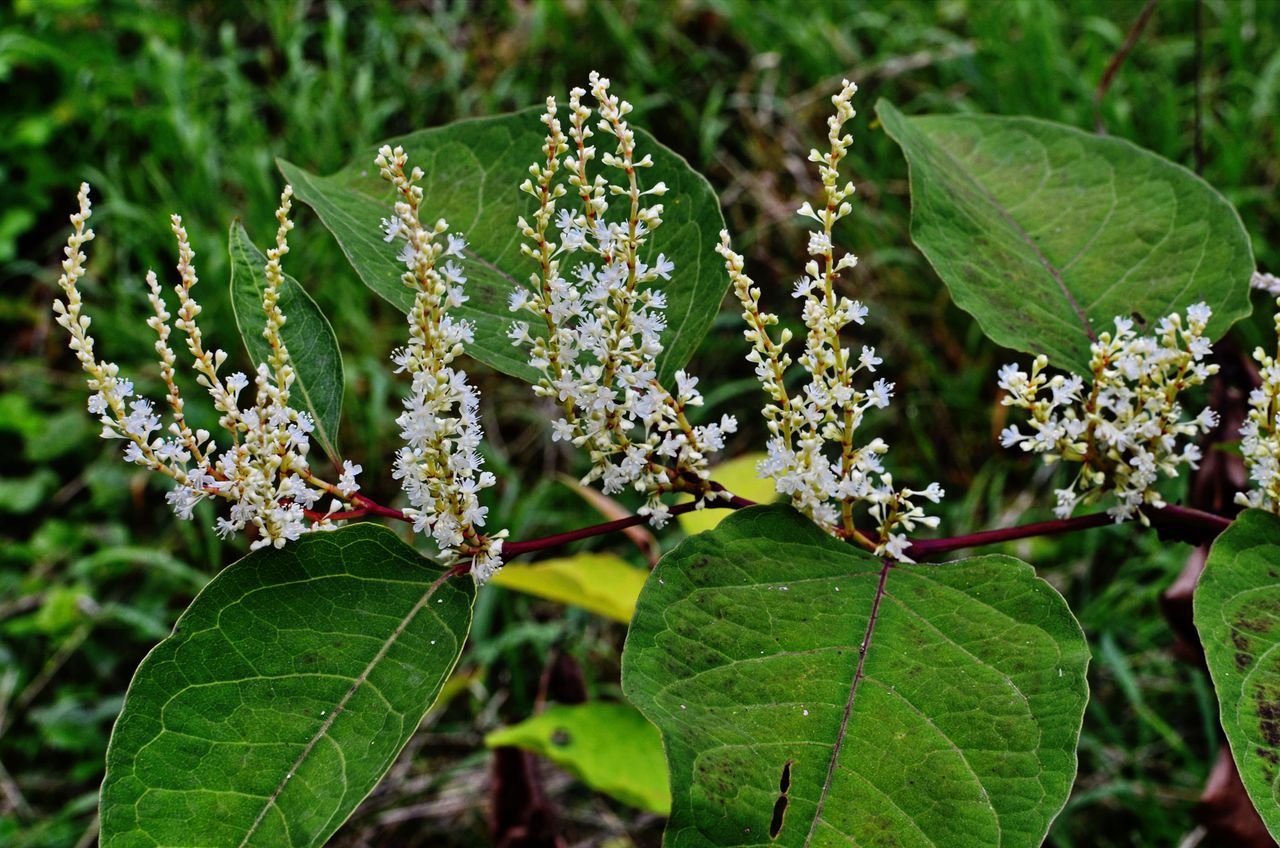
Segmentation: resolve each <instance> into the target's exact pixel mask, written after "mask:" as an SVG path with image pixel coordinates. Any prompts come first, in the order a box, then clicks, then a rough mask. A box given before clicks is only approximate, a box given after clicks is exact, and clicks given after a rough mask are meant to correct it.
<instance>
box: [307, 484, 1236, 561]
mask: <svg viewBox="0 0 1280 848" xmlns="http://www.w3.org/2000/svg"><path fill="white" fill-rule="evenodd" d="M712 491H717V492H718V491H724V487H723V486H720V485H719V484H718V483H712ZM356 498H357V499H358V500H359V502H360V503H361V504H362V506H361V507H360V508H359V509H353V510H347V511H344V512H333V513H328V514H325V513H320V512H313V511H311V510H308V511H307V516H308V517H310V518H312V519H315V520H318V519H321V518H328V519H330V520H333V521H349V520H352V519H356V518H364V517H365V516H370V515H380V516H383V517H385V518H394V519H396V520H397V521H410V520H411V519H410V518H409V516H407V515H405V514H404V513H403V512H401V511H400V510H398V509H392V508H391V507H386V506H383V505H381V504H379V503H377V502H376V501H374V500H373V499H372V498H368V497H365V496H364V495H356ZM755 505H756V504H755V501H750V500H747V499H746V498H740V497H738V496H737V495H734V496H733V497H731V498H729V499H727V500H715V501H708V502H707V503H706V505H705V508H706V509H742V508H744V507H748V506H755ZM696 509H698V505H697V503H696V502H690V503H682V504H677V505H676V506H673V507H671V514H672V515H683V514H684V513H686V512H693V511H694V510H696ZM1144 514H1145V515H1146V516H1147V519H1148V520H1149V521H1150V522H1151V524H1152V525H1154V526H1155V527H1157V528H1158V529H1160V530H1163V531H1165V532H1166V533H1168V534H1170V535H1172V536H1173V537H1175V538H1181V539H1188V540H1193V541H1206V540H1208V539H1212V538H1213V537H1215V536H1217V535H1218V534H1219V533H1221V532H1222V531H1223V530H1225V529H1227V527H1229V526H1231V519H1229V518H1224V517H1222V516H1221V515H1214V514H1213V513H1210V512H1204V511H1202V510H1198V509H1191V508H1190V507H1185V506H1165V507H1161V508H1160V509H1147V510H1144ZM648 520H649V518H648V516H645V515H629V516H627V517H626V518H619V519H616V520H614V521H606V522H605V523H603V524H593V525H591V526H589V527H579V528H578V529H577V530H569V531H567V532H565V533H555V534H552V535H550V536H543V537H541V538H538V539H526V540H524V541H519V542H507V543H505V544H504V545H503V546H502V558H503V559H504V560H505V559H510V558H511V557H515V556H519V555H521V554H527V553H533V552H535V551H542V550H546V549H548V548H556V547H559V546H561V545H567V544H569V543H570V542H577V541H579V540H581V539H589V538H591V537H593V536H603V535H605V534H607V533H616V532H617V531H619V530H626V529H627V528H628V527H635V526H637V525H640V524H644V523H645V522H646V521H648ZM1110 523H1112V518H1111V516H1109V515H1107V514H1106V513H1104V512H1099V513H1093V514H1091V515H1081V516H1077V517H1075V518H1061V519H1056V520H1053V521H1037V522H1034V523H1031V524H1019V525H1016V526H1013V527H1002V528H1000V529H998V530H983V531H980V532H977V533H967V534H964V535H961V536H950V537H947V538H943V539H921V540H919V541H917V542H913V543H912V545H911V548H910V550H909V551H908V553H909V554H910V555H911V557H912V558H913V559H919V558H921V557H926V556H930V555H931V554H940V553H946V552H948V551H956V550H960V549H961V548H977V547H982V546H984V545H995V544H999V543H1000V542H1012V541H1015V540H1017V539H1027V538H1031V537H1033V536H1056V535H1059V534H1061V533H1071V532H1075V531H1077V530H1089V529H1092V528H1095V527H1105V526H1106V525H1108V524H1110ZM467 570H468V569H467V568H466V567H465V566H464V567H462V568H461V569H458V568H455V569H454V572H456V573H465V572H466V571H467Z"/></svg>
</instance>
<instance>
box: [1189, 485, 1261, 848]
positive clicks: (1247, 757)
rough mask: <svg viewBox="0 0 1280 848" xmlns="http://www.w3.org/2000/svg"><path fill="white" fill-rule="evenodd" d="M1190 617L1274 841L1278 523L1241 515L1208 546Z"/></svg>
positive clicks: (1226, 725) (1226, 726)
mask: <svg viewBox="0 0 1280 848" xmlns="http://www.w3.org/2000/svg"><path fill="white" fill-rule="evenodd" d="M1194 611H1195V622H1196V630H1198V631H1199V633H1200V641H1201V642H1202V643H1203V644H1204V654H1205V659H1206V660H1208V663H1209V675H1210V677H1212V678H1213V688H1214V690H1215V691H1216V692H1217V693H1218V705H1219V707H1220V709H1221V718H1222V729H1223V730H1225V731H1226V733H1227V742H1228V743H1230V745H1231V755H1232V757H1234V758H1235V761H1236V768H1238V769H1239V770H1240V779H1241V780H1242V781H1244V788H1245V789H1246V790H1247V791H1248V792H1249V798H1250V799H1251V800H1252V801H1253V805H1254V806H1255V807H1256V808H1257V810H1258V814H1259V815H1260V816H1261V817H1262V820H1263V822H1265V823H1266V825H1267V830H1269V831H1270V832H1271V835H1272V836H1273V837H1275V838H1276V839H1280V518H1277V517H1276V516H1274V515H1272V514H1270V513H1268V512H1263V511H1261V510H1256V509H1248V510H1245V511H1244V512H1242V513H1240V515H1239V517H1238V518H1236V520H1235V521H1234V522H1233V523H1232V524H1231V526H1230V527H1228V528H1227V529H1226V531H1225V532H1223V534H1222V535H1221V536H1219V537H1218V538H1217V540H1216V541H1214V543H1213V548H1212V549H1211V550H1210V551H1209V559H1208V561H1207V562H1206V563H1205V566H1204V573H1203V574H1202V575H1200V584H1199V585H1198V586H1197V587H1196V594H1195V607H1194Z"/></svg>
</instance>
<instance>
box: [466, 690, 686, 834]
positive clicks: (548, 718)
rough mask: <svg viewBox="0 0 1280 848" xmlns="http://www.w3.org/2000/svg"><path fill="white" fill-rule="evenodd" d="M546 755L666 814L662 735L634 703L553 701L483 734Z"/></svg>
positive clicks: (492, 741) (628, 800) (494, 742)
mask: <svg viewBox="0 0 1280 848" xmlns="http://www.w3.org/2000/svg"><path fill="white" fill-rule="evenodd" d="M484 744H485V745H486V746H488V747H490V748H497V747H500V746H503V745H512V746H514V747H517V748H523V749H524V750H526V751H533V752H534V753H535V754H541V755H542V756H544V757H547V758H548V759H550V760H551V761H552V762H554V763H555V764H556V765H559V766H561V767H563V768H566V769H568V770H569V771H570V772H572V773H573V774H575V775H577V777H578V778H579V779H581V780H582V782H583V783H585V784H587V785H588V786H590V787H591V788H593V789H597V790H599V791H601V792H603V793H605V794H606V795H611V796H613V797H614V798H617V799H618V800H619V801H621V802H623V803H624V804H631V805H632V806H634V807H639V808H641V809H643V810H650V811H652V812H655V813H661V814H662V815H664V816H665V815H666V814H667V813H668V812H670V810H671V788H670V783H669V781H668V779H667V761H666V757H665V756H664V755H663V752H662V736H661V735H659V733H658V728H656V727H654V726H653V725H652V724H650V723H649V722H648V721H647V720H646V719H645V717H644V716H642V715H640V712H639V710H637V709H636V708H635V707H633V706H631V705H630V704H609V703H603V702H600V701H595V702H592V703H590V704H577V705H574V706H555V707H551V708H550V709H548V710H546V711H545V712H543V713H541V714H539V715H536V716H534V717H533V718H530V719H526V720H524V721H522V722H520V723H519V724H517V725H513V726H511V727H504V728H500V729H498V730H495V731H493V732H492V733H490V734H489V735H488V736H486V737H485V738H484Z"/></svg>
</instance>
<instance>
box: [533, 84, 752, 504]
mask: <svg viewBox="0 0 1280 848" xmlns="http://www.w3.org/2000/svg"><path fill="white" fill-rule="evenodd" d="M590 81H591V95H592V96H593V98H594V100H595V102H596V108H597V111H598V115H599V121H598V122H597V123H596V129H597V130H599V132H600V133H602V134H603V135H605V136H609V137H611V138H612V139H613V140H614V142H616V145H615V149H614V150H613V151H611V152H610V151H605V152H603V153H602V154H601V155H600V161H601V163H602V164H603V165H604V168H605V169H608V171H607V172H606V173H608V172H612V173H613V174H614V175H615V176H616V181H611V180H610V179H609V177H608V176H606V173H596V174H594V175H593V174H592V173H591V163H592V162H593V161H594V160H595V158H596V149H595V147H594V146H592V145H589V144H588V143H587V142H588V140H589V139H591V138H592V137H593V136H595V134H596V133H595V131H594V130H593V129H592V127H591V117H592V113H593V110H592V108H591V107H590V106H588V105H586V104H585V103H584V102H583V97H584V95H586V94H587V92H586V91H585V90H583V89H581V88H575V89H573V90H572V91H571V92H570V94H569V110H568V119H569V130H568V136H566V135H565V133H564V130H563V129H562V126H561V123H560V119H559V116H558V111H557V106H556V101H555V98H553V97H549V98H547V110H546V113H545V114H544V115H543V118H542V122H543V124H544V125H545V126H546V128H547V136H546V142H545V144H544V146H543V157H542V159H541V160H540V161H539V162H537V163H535V164H533V165H532V166H531V167H530V168H529V173H530V179H528V180H525V182H524V183H523V184H522V185H521V186H520V188H521V190H523V191H524V192H526V193H528V194H531V195H533V197H534V198H536V199H537V201H538V208H537V210H536V211H535V212H534V213H533V220H532V222H530V221H528V220H526V219H525V218H523V217H521V218H520V220H519V222H518V226H519V229H520V232H521V234H522V235H523V237H524V242H522V244H521V250H522V252H523V253H524V254H525V255H526V256H528V257H530V258H531V259H533V260H534V261H535V262H536V263H537V265H538V268H537V270H536V271H534V272H533V273H532V274H531V276H530V280H529V285H528V286H527V287H525V286H521V287H518V288H517V289H516V290H515V291H514V292H513V293H512V295H511V303H510V307H511V310H512V311H513V312H527V313H531V314H532V315H533V316H535V318H534V322H535V326H536V328H537V329H536V330H534V331H532V332H531V330H530V326H529V323H528V322H527V321H516V322H514V323H513V325H512V328H511V333H510V337H511V340H512V342H513V344H515V345H517V346H521V347H525V348H527V349H528V351H529V357H530V363H531V364H532V365H533V367H534V368H536V369H537V370H538V371H539V372H540V374H541V378H540V379H539V381H538V383H537V385H536V386H535V387H534V391H535V392H536V393H537V394H538V395H539V396H541V397H546V398H551V399H553V400H554V401H555V402H556V403H557V404H558V405H559V407H560V411H561V416H560V417H559V418H558V419H557V420H556V421H555V422H554V423H553V425H552V439H553V440H555V441H568V442H572V443H573V444H574V445H575V446H578V447H584V448H586V449H587V451H588V452H589V454H590V457H591V461H592V469H591V471H590V472H589V473H588V474H587V476H586V477H585V478H584V481H583V482H591V481H593V480H597V479H598V480H600V481H601V484H602V487H603V489H604V491H605V492H606V493H610V494H612V493H615V492H620V491H623V490H624V489H626V488H628V487H630V488H633V489H635V490H636V491H638V492H641V493H643V494H644V495H646V498H647V502H646V503H645V505H644V506H643V507H642V508H641V510H640V512H641V514H644V515H648V516H649V517H650V520H651V522H652V523H653V524H654V525H655V526H658V527H661V526H662V525H663V524H665V523H666V521H667V519H668V518H669V516H670V511H669V508H668V506H667V505H666V504H664V503H663V502H662V500H661V496H662V495H663V494H664V493H667V492H672V491H688V492H692V493H693V494H694V495H695V496H697V497H698V498H699V503H700V504H702V503H704V502H705V499H706V498H710V497H717V496H719V495H720V494H722V493H720V492H715V491H712V490H711V489H710V487H709V486H708V484H707V480H708V477H709V473H710V472H709V468H708V457H709V456H710V455H711V454H713V453H714V452H716V451H718V450H720V449H721V448H722V447H723V446H724V437H725V435H727V434H729V433H733V432H734V431H736V430H737V426H738V425H737V421H736V420H735V419H734V418H733V417H732V416H727V415H726V416H723V417H722V418H721V419H720V420H719V421H718V422H715V423H710V424H703V425H697V426H694V425H692V424H691V423H690V422H689V420H688V418H687V415H686V412H687V410H688V409H689V407H694V406H700V405H701V404H702V402H703V399H702V395H701V393H699V392H698V390H697V388H696V387H697V384H698V379H697V378H696V377H693V376H690V375H689V374H687V373H685V372H684V371H677V372H676V373H675V390H674V391H671V390H668V389H667V388H666V387H664V386H663V385H662V384H661V383H660V382H659V380H658V366H657V359H658V356H659V355H660V354H661V353H662V350H663V346H662V341H661V338H660V335H661V333H662V331H663V330H664V329H665V328H666V317H665V314H664V310H665V308H666V295H665V294H664V293H663V292H662V291H661V289H660V288H657V287H656V286H657V285H658V284H659V280H662V281H666V280H669V279H671V275H672V273H673V272H674V271H675V265H674V263H673V262H672V261H671V260H670V259H668V258H667V257H666V256H665V255H664V254H662V253H659V254H658V255H657V256H656V257H652V258H651V259H648V260H646V259H645V257H646V256H649V255H651V252H646V251H645V250H644V248H645V245H646V244H647V242H648V240H649V236H650V234H651V233H652V232H653V231H654V230H655V229H657V227H658V226H659V225H661V223H662V211H663V210H662V204H660V203H649V202H648V201H647V200H646V198H648V197H661V196H662V195H663V194H665V193H666V190H667V189H666V186H665V185H664V184H663V183H661V182H658V183H656V184H654V185H652V186H650V187H648V188H645V189H641V187H640V179H639V172H640V171H643V170H644V169H647V168H649V167H650V166H651V165H652V164H653V159H652V157H651V156H649V155H648V154H646V155H645V156H643V157H642V158H639V159H637V158H636V157H635V133H634V132H633V131H632V129H631V128H630V126H629V125H628V123H627V121H626V120H625V116H626V115H627V114H628V113H629V112H630V111H631V104H630V103H628V102H626V101H625V100H620V99H619V98H618V97H617V96H616V95H613V94H611V93H610V92H609V80H608V79H606V78H604V77H601V76H600V75H599V74H597V73H595V72H592V74H591V76H590ZM561 157H564V158H563V159H561ZM566 183H567V184H568V188H566V186H565V184H566ZM570 191H572V192H573V194H575V195H576V201H577V202H576V203H574V204H573V205H572V207H573V208H570V207H569V205H567V204H566V205H564V206H561V204H560V200H561V199H562V198H564V197H565V196H566V195H568V194H569V193H570ZM611 197H621V198H622V202H621V203H620V204H617V205H614V206H611V203H610V198H611ZM617 206H621V207H622V213H621V214H618V209H617ZM611 213H613V215H612V218H611Z"/></svg>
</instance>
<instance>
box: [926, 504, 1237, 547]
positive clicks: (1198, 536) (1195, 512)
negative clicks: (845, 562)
mask: <svg viewBox="0 0 1280 848" xmlns="http://www.w3.org/2000/svg"><path fill="white" fill-rule="evenodd" d="M1145 514H1146V516H1147V519H1148V520H1149V521H1150V522H1151V524H1152V525H1153V526H1155V527H1156V528H1157V529H1158V530H1161V531H1164V532H1166V533H1168V534H1169V535H1171V536H1173V537H1174V538H1178V539H1183V540H1195V541H1200V540H1204V539H1206V538H1208V539H1212V538H1213V537H1215V536H1217V535H1218V534H1219V533H1221V532H1222V531H1223V530H1226V529H1227V528H1228V527H1230V526H1231V519H1229V518H1223V517H1222V516H1221V515H1214V514H1213V513H1211V512H1204V511H1203V510H1199V509H1191V508H1190V507H1185V506H1166V507H1163V508H1161V509H1151V510H1147V511H1146V513H1145ZM1112 521H1113V519H1112V518H1111V516H1109V515H1107V514H1106V513H1105V512H1097V513H1093V514H1092V515H1081V516H1077V517H1075V518H1061V519H1056V520H1054V521H1037V522H1035V523H1034V524H1019V525H1017V526H1015V527H1002V528H1000V529H999V530H983V531H982V532H979V533H969V534H966V535H963V536H951V537H949V538H946V539H921V540H920V541H918V542H914V543H912V545H911V549H910V551H909V553H910V555H911V557H912V558H914V559H918V558H920V557H923V556H928V555H929V554H937V553H945V552H947V551H955V550H959V549H961V548H976V547H981V546H983V545H995V544H998V543H1000V542H1012V541H1014V540H1016V539H1028V538H1031V537H1032V536H1056V535H1059V534H1061V533H1071V532H1073V531H1076V530H1088V529H1091V528H1094V527H1105V526H1106V525H1108V524H1111V523H1112Z"/></svg>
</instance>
